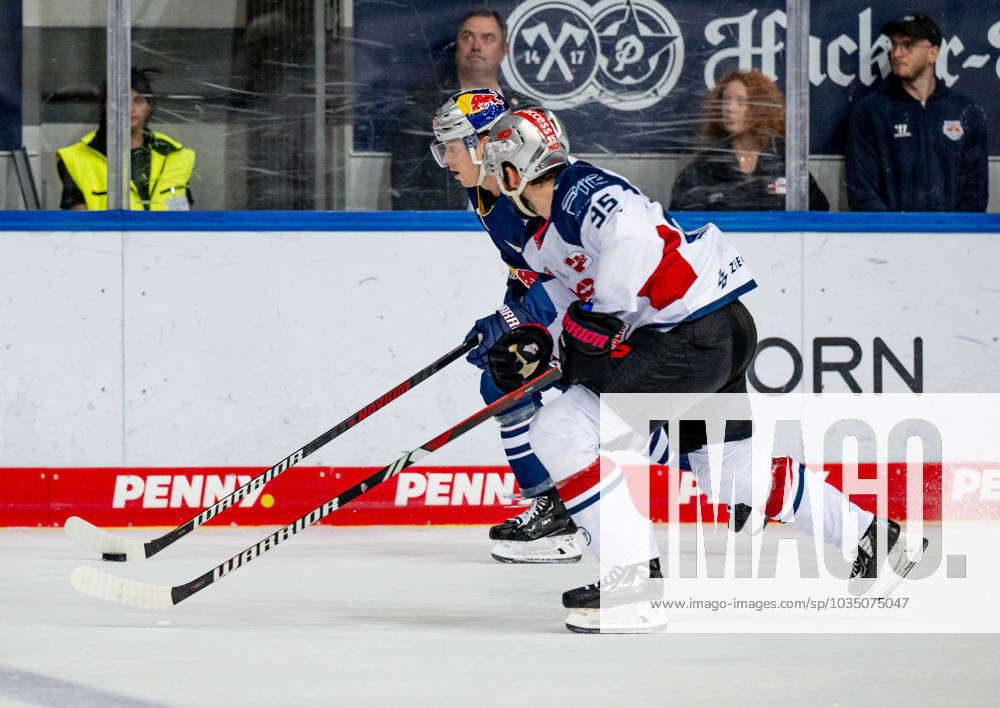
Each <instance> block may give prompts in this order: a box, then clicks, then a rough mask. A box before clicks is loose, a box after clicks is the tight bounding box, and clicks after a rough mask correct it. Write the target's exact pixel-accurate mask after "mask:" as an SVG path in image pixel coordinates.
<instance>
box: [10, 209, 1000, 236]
mask: <svg viewBox="0 0 1000 708" xmlns="http://www.w3.org/2000/svg"><path fill="white" fill-rule="evenodd" d="M670 216H671V217H672V218H674V219H676V221H677V222H678V223H679V224H680V225H681V226H682V227H684V228H685V229H686V230H691V229H696V228H699V227H701V226H704V225H705V224H706V223H708V222H709V221H711V222H712V223H714V224H716V225H717V226H718V227H719V228H720V229H722V230H723V231H728V232H736V233H761V232H765V233H783V232H806V233H809V232H818V233H898V234H914V233H945V234H949V233H1000V214H966V213H961V214H959V213H939V212H934V213H909V214H900V213H878V214H872V213H843V212H835V213H812V212H780V211H775V212H686V213H679V212H678V213H673V212H672V213H671V215H670ZM123 230H124V231H360V232H365V231H387V232H399V231H476V232H478V231H481V230H482V225H481V224H480V223H479V221H478V220H477V219H476V217H475V215H474V214H473V213H472V212H465V211H357V212H349V211H178V212H170V211H163V212H149V211H102V212H86V211H85V212H79V211H73V212H68V211H59V210H51V211H0V231H123Z"/></svg>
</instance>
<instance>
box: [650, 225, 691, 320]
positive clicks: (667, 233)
mask: <svg viewBox="0 0 1000 708" xmlns="http://www.w3.org/2000/svg"><path fill="white" fill-rule="evenodd" d="M656 232H657V233H658V234H659V235H660V238H662V239H663V258H661V259H660V264H659V265H658V266H656V270H654V271H653V274H652V275H651V276H649V280H647V281H646V284H645V285H643V286H642V290H640V291H639V293H638V294H639V297H648V298H649V304H650V305H652V306H653V307H655V308H656V309H657V310H662V309H663V308H664V307H666V306H667V305H669V304H670V303H672V302H675V301H677V300H680V299H681V298H682V297H684V295H685V293H687V291H688V290H689V289H690V288H691V286H692V285H694V281H695V280H697V279H698V276H697V275H696V274H695V272H694V268H692V267H691V264H690V263H688V262H687V261H686V260H684V256H682V255H681V254H680V252H679V251H678V250H677V247H678V246H680V245H681V236H680V234H679V233H677V232H676V231H674V230H673V229H671V228H670V227H669V226H664V225H662V224H661V225H660V226H657V227H656Z"/></svg>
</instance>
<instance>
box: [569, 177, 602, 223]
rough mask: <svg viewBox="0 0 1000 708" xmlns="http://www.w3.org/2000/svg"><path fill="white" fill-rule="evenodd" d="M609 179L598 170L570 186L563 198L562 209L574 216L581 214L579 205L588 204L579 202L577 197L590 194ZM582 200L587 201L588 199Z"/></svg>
mask: <svg viewBox="0 0 1000 708" xmlns="http://www.w3.org/2000/svg"><path fill="white" fill-rule="evenodd" d="M607 181H608V180H607V178H606V177H605V176H604V175H602V174H600V173H597V172H594V173H592V174H589V175H587V176H586V177H583V178H582V179H580V180H579V181H578V182H577V183H576V184H574V185H573V186H572V187H570V188H569V191H567V192H566V196H565V197H563V200H562V210H563V211H564V212H566V213H567V214H570V215H572V216H579V214H580V211H579V207H580V206H586V204H578V203H577V197H579V196H581V195H582V196H584V197H585V196H587V195H588V194H591V193H593V192H596V191H597V190H598V189H600V188H601V186H603V185H604V184H606V183H607ZM580 201H581V202H585V201H586V200H580Z"/></svg>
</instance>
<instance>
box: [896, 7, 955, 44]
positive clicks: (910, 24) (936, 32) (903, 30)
mask: <svg viewBox="0 0 1000 708" xmlns="http://www.w3.org/2000/svg"><path fill="white" fill-rule="evenodd" d="M882 34H884V35H885V36H886V37H891V36H892V35H894V34H901V35H903V36H904V37H909V38H910V39H926V40H927V41H928V42H930V43H931V44H933V45H934V46H935V47H940V46H941V29H940V28H939V27H938V26H937V23H935V22H934V20H932V19H931V18H929V17H928V16H927V15H921V14H920V13H919V12H911V13H909V14H906V15H903V16H902V17H900V18H899V19H898V20H893V21H892V22H886V23H885V24H884V25H882Z"/></svg>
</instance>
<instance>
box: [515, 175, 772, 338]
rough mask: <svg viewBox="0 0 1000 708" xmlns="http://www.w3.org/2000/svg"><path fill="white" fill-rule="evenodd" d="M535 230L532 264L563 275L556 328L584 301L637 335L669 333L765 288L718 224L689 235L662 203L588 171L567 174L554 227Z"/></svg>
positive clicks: (528, 255) (556, 290)
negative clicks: (643, 330)
mask: <svg viewBox="0 0 1000 708" xmlns="http://www.w3.org/2000/svg"><path fill="white" fill-rule="evenodd" d="M535 225H536V230H535V231H534V232H533V233H528V234H527V235H526V238H525V242H524V246H523V256H524V259H525V260H526V261H527V262H528V264H529V265H530V266H531V268H532V269H534V270H535V271H536V272H538V273H545V274H548V275H551V276H554V280H553V282H550V283H546V285H547V287H546V290H547V291H548V293H549V295H550V297H551V298H552V301H553V304H555V306H556V308H557V309H558V310H559V316H558V317H557V319H556V323H559V322H561V320H562V313H563V312H565V310H566V308H568V307H569V305H570V303H572V301H573V300H574V299H579V300H583V301H587V300H589V301H591V302H592V303H593V308H594V310H595V311H596V312H604V313H609V314H613V315H615V316H617V317H619V318H620V319H621V320H622V321H624V322H625V323H626V324H627V325H628V331H629V332H631V331H633V330H635V329H636V328H638V327H643V326H647V325H655V326H658V327H660V328H662V329H670V328H672V327H674V326H676V325H678V324H680V323H681V322H684V321H686V320H694V319H698V318H699V317H702V316H704V315H706V314H708V313H709V312H712V311H713V310H717V309H719V308H720V307H722V306H724V305H726V304H728V303H730V302H732V301H733V300H736V299H737V298H739V297H740V295H742V294H744V293H746V292H749V291H750V290H752V289H753V288H755V287H756V283H755V282H754V280H753V277H752V276H751V274H750V270H749V268H748V267H747V265H746V264H745V263H744V261H743V259H742V257H741V256H740V254H739V252H738V251H737V250H736V249H735V248H734V247H733V246H732V245H731V244H730V243H729V242H728V241H726V239H725V238H724V237H723V235H722V232H721V231H719V229H718V228H717V227H716V226H715V225H714V224H707V225H706V226H704V227H702V228H700V229H698V230H696V231H692V232H685V231H684V230H683V229H681V227H680V226H678V225H677V223H676V222H674V221H673V220H672V219H670V218H669V217H668V216H667V215H666V214H665V213H664V211H663V208H662V207H661V206H660V205H659V203H657V202H653V201H650V200H649V199H648V198H647V197H645V196H644V195H643V194H642V193H640V192H639V190H637V189H636V188H635V187H633V186H632V185H630V184H629V183H628V182H626V181H625V180H624V179H622V178H621V177H619V176H618V175H616V174H614V173H612V172H608V171H606V170H602V169H600V168H597V167H594V166H593V165H590V164H588V163H586V162H574V163H573V164H571V165H570V166H569V167H567V168H566V169H565V170H563V172H562V173H561V174H560V175H559V178H558V180H557V183H556V187H555V192H554V194H553V201H552V211H551V216H550V218H549V220H548V221H547V222H545V223H544V224H543V225H541V227H540V228H537V222H536V224H535ZM556 283H558V284H559V285H561V286H562V287H557V286H556ZM554 334H555V333H554Z"/></svg>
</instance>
